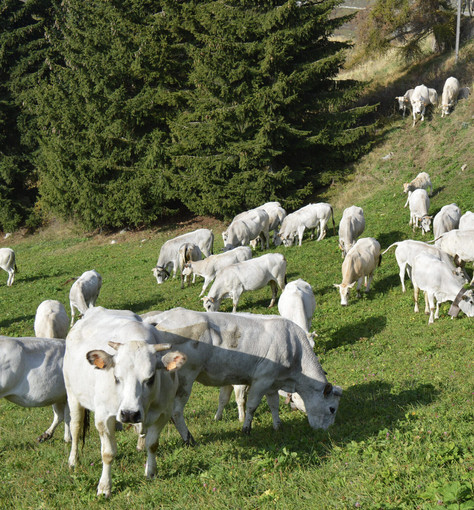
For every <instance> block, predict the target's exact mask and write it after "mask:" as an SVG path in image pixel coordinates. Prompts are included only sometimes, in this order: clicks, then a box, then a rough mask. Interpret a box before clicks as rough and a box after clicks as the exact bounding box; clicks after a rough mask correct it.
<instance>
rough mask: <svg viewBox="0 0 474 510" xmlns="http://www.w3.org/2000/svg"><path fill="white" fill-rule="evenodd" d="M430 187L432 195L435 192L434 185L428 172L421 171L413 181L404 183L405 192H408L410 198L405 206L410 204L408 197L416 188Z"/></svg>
mask: <svg viewBox="0 0 474 510" xmlns="http://www.w3.org/2000/svg"><path fill="white" fill-rule="evenodd" d="M428 188H430V195H432V194H433V185H432V184H431V179H430V176H429V175H428V174H427V173H426V172H420V173H419V174H418V175H417V176H416V177H415V178H414V179H413V180H412V181H411V182H404V183H403V193H408V198H407V201H406V203H405V207H406V206H407V205H408V199H409V198H410V193H411V192H413V191H415V190H416V189H426V190H427V189H428Z"/></svg>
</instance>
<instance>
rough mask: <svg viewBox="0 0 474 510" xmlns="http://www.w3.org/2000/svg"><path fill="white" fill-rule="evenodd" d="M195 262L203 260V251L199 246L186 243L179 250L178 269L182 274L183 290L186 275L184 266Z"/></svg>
mask: <svg viewBox="0 0 474 510" xmlns="http://www.w3.org/2000/svg"><path fill="white" fill-rule="evenodd" d="M193 260H202V251H201V249H200V248H199V246H198V245H197V244H194V243H184V244H182V245H181V246H180V247H179V250H178V268H179V272H180V274H181V288H182V289H184V282H185V281H186V275H184V274H183V268H184V266H185V265H186V264H187V263H188V262H191V261H193Z"/></svg>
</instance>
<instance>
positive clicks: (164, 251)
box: [152, 228, 214, 284]
mask: <svg viewBox="0 0 474 510" xmlns="http://www.w3.org/2000/svg"><path fill="white" fill-rule="evenodd" d="M185 243H193V244H195V245H196V246H198V247H199V249H200V250H201V252H202V253H203V254H204V256H205V257H209V255H211V254H212V251H213V245H214V234H213V233H212V231H211V230H209V229H207V228H200V229H198V230H194V231H193V232H188V233H187V234H183V235H180V236H177V237H175V238H173V239H168V241H166V242H165V243H164V244H163V246H162V247H161V249H160V254H159V255H158V260H157V262H156V267H154V268H153V269H152V272H153V275H154V276H155V278H156V281H157V283H158V284H161V283H163V282H164V281H165V280H167V279H168V278H169V277H170V274H171V273H170V271H172V272H173V278H174V277H175V276H176V271H177V270H178V267H179V249H180V248H181V246H182V245H183V244H185Z"/></svg>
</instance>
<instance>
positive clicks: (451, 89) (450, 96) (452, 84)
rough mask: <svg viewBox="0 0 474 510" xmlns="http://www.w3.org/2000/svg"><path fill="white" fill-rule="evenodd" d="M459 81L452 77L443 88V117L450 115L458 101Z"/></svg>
mask: <svg viewBox="0 0 474 510" xmlns="http://www.w3.org/2000/svg"><path fill="white" fill-rule="evenodd" d="M460 88H461V87H460V85H459V80H458V79H457V78H455V77H454V76H450V77H449V78H448V79H447V80H446V81H445V82H444V87H443V94H442V96H441V117H444V116H445V115H449V112H450V111H451V109H452V108H454V105H455V104H456V103H457V101H458V95H459V90H460Z"/></svg>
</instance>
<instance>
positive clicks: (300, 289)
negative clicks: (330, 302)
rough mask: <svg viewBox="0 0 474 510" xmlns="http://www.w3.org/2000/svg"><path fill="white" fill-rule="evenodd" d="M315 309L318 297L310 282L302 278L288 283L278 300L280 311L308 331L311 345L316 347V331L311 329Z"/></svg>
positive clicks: (283, 315)
mask: <svg viewBox="0 0 474 510" xmlns="http://www.w3.org/2000/svg"><path fill="white" fill-rule="evenodd" d="M315 310H316V299H315V298H314V293H313V289H312V287H311V285H310V284H309V283H308V282H305V281H304V280H302V279H301V278H300V279H298V280H294V281H292V282H289V283H287V284H286V286H285V289H284V290H283V292H282V293H281V296H280V299H279V300H278V312H279V313H280V315H281V316H282V317H285V318H286V319H290V320H291V321H293V322H294V323H296V324H298V326H300V328H302V329H303V330H304V331H305V332H306V334H307V336H308V340H309V343H310V345H311V347H314V340H313V337H314V336H316V333H310V332H309V330H310V328H311V320H312V319H313V314H314V311H315Z"/></svg>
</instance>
